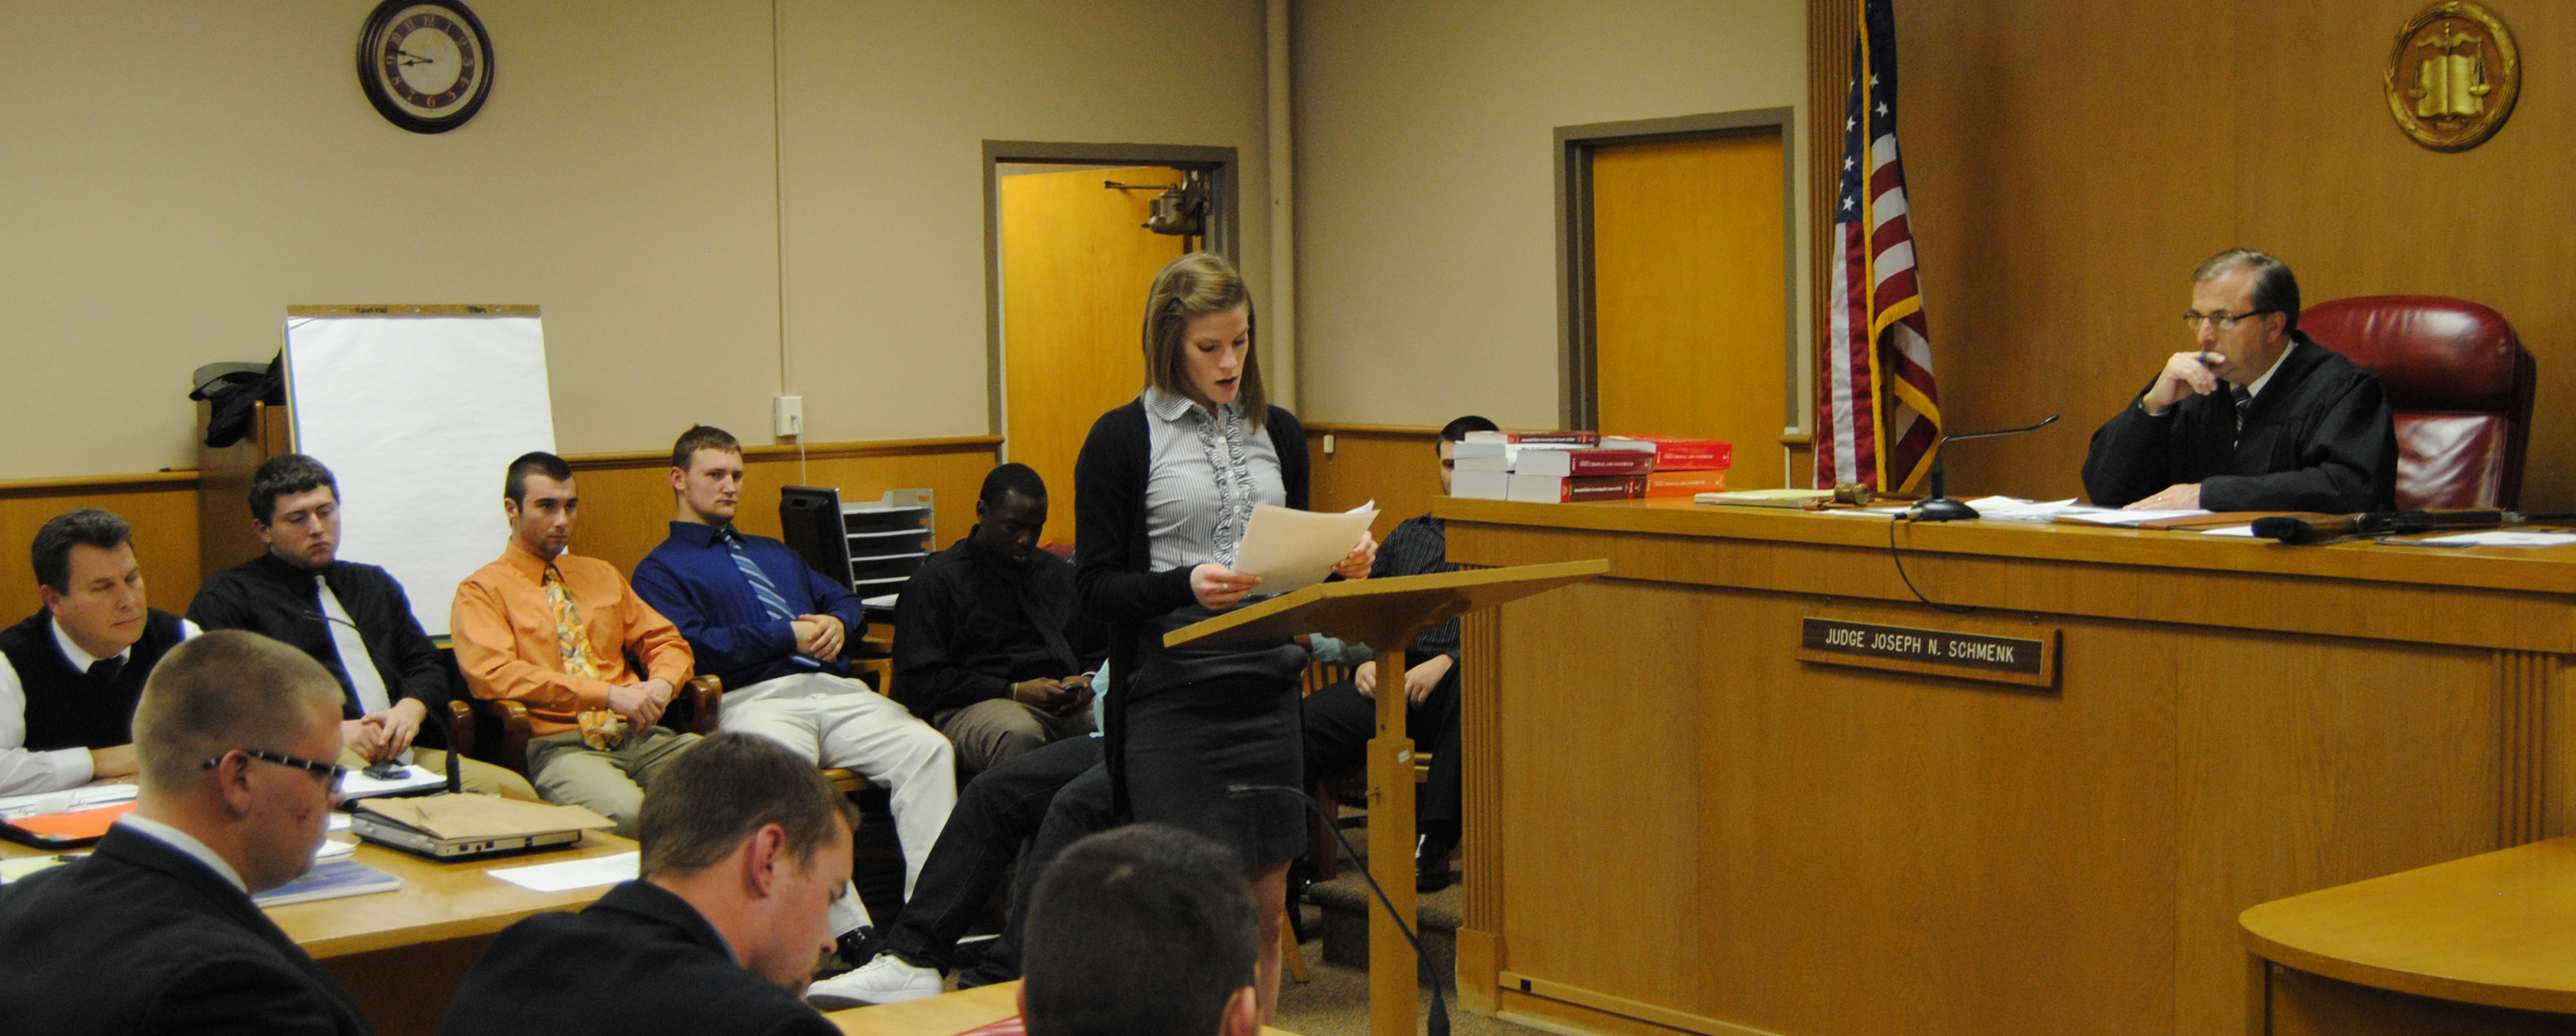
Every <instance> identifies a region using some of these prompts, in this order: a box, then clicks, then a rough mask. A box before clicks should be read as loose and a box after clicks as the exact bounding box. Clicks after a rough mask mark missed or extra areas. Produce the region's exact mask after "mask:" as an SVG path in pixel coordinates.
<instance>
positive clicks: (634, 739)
mask: <svg viewBox="0 0 2576 1036" xmlns="http://www.w3.org/2000/svg"><path fill="white" fill-rule="evenodd" d="M697 743H698V736H697V735H696V734H674V733H672V732H671V730H670V728H668V727H646V728H644V731H643V733H641V734H630V735H628V736H627V738H626V741H625V743H623V744H620V745H618V746H617V747H616V748H614V749H611V750H609V751H605V752H602V751H600V750H598V749H595V748H592V747H590V746H589V745H586V744H583V743H582V740H581V731H578V730H567V731H564V732H562V733H560V734H548V735H546V736H544V737H541V738H536V739H533V740H531V741H529V742H528V779H529V780H530V781H531V782H532V783H534V784H535V785H536V786H537V794H539V795H541V796H544V797H545V800H546V801H548V802H552V803H557V804H559V805H565V806H580V807H582V808H584V809H587V810H590V811H591V812H593V813H597V814H599V815H600V816H603V817H607V818H608V819H610V820H613V821H616V822H617V826H616V827H615V828H614V829H612V833H614V834H620V835H624V836H626V837H628V838H633V837H635V817H636V814H638V813H639V812H641V811H642V810H643V808H644V789H646V788H648V787H651V786H652V784H653V779H654V778H656V777H659V776H661V775H662V771H663V770H665V769H668V768H669V767H670V765H671V764H672V763H673V762H676V761H678V760H679V758H680V753H681V752H683V751H686V750H687V749H688V747H689V746H690V745H694V744H697Z"/></svg>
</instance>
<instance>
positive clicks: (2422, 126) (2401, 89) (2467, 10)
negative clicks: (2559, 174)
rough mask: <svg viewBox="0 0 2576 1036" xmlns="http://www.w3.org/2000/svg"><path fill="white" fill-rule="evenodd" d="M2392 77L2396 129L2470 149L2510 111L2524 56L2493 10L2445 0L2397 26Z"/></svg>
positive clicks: (2426, 141)
mask: <svg viewBox="0 0 2576 1036" xmlns="http://www.w3.org/2000/svg"><path fill="white" fill-rule="evenodd" d="M2387 82H2388V112H2389V114H2391V115H2394V116H2396V117H2397V128H2399V129H2402V130H2405V131H2406V135H2407V136H2409V137H2413V138H2414V139H2415V142H2416V143H2418V144H2422V145H2424V146H2425V147H2428V148H2432V149H2433V150H2435V151H2466V150H2468V149H2470V148H2473V147H2476V146H2478V145H2480V144H2483V143H2486V139H2487V138H2488V137H2491V136H2494V135H2495V131H2496V130H2497V129H2498V128H2499V127H2501V126H2503V125H2504V120H2505V119H2506V117H2508V116H2510V115H2512V114H2513V101H2514V98H2515V97H2516V96H2517V95H2519V94H2521V93H2522V57H2521V55H2520V54H2519V53H2517V52H2516V51H2515V50H2514V46H2513V33H2511V32H2509V31H2507V30H2506V29H2505V27H2504V22H2503V21H2502V20H2500V19H2498V18H2497V17H2496V16H2495V14H2494V13H2492V12H2490V11H2488V10H2487V9H2486V8H2484V7H2480V6H2478V5H2477V4H2474V3H2470V2H2468V0H2442V2H2440V3H2436V4H2433V5H2431V6H2429V7H2426V8H2424V9H2423V10H2421V11H2418V12H2416V13H2415V17H2413V18H2409V19H2407V20H2406V27H2405V28H2403V29H2400V30H2398V32H2397V45H2396V46H2395V47H2394V48H2392V49H2391V50H2390V51H2389V53H2388V77H2387Z"/></svg>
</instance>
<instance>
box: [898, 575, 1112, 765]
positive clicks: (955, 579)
mask: <svg viewBox="0 0 2576 1036" xmlns="http://www.w3.org/2000/svg"><path fill="white" fill-rule="evenodd" d="M1104 639H1105V638H1104V635H1103V633H1102V631H1101V629H1100V627H1099V624H1097V623H1093V622H1089V621H1086V620H1084V618H1083V617H1082V615H1081V613H1080V611H1079V609H1077V608H1075V607H1074V588H1073V565H1071V564H1070V563H1068V562H1066V561H1065V560H1063V559H1062V558H1058V557H1056V556H1055V555H1053V554H1049V553H1047V552H1046V551H1043V550H1033V551H1030V552H1029V556H1028V558H1027V559H1026V560H1023V561H1012V560H1011V559H1010V558H1009V557H1007V556H1005V555H1003V554H1002V553H1001V552H1000V551H996V550H993V549H991V548H989V547H986V546H984V545H983V544H982V543H979V542H977V541H976V539H975V536H974V534H973V533H971V532H970V533H968V534H967V536H966V538H965V539H962V540H959V541H957V542H956V543H954V544H952V545H950V546H949V548H948V549H947V550H943V551H940V552H939V553H936V554H933V555H931V556H930V557H929V558H927V559H924V560H923V561H922V563H921V570H920V571H918V572H915V573H914V574H913V577H912V581H911V582H909V583H906V584H904V588H903V596H902V597H900V598H897V599H896V601H895V619H894V666H895V681H894V689H895V694H896V696H897V697H898V698H900V699H901V700H902V701H903V703H904V705H905V706H907V707H909V708H910V709H912V711H913V714H914V715H917V716H920V717H921V718H923V719H925V720H934V721H935V720H936V717H938V716H940V715H943V714H946V713H949V712H952V711H955V710H957V709H962V708H965V707H967V706H969V705H973V704H975V703H976V702H979V701H987V700H991V699H995V698H1008V697H1010V696H1011V684H1013V683H1016V682H1018V681H1021V680H1035V679H1061V678H1064V677H1067V676H1072V675H1074V674H1076V673H1085V672H1090V671H1091V670H1093V669H1096V668H1098V667H1099V665H1100V660H1101V658H1102V656H1103V655H1104V654H1106V652H1107V646H1106V644H1105V643H1104Z"/></svg>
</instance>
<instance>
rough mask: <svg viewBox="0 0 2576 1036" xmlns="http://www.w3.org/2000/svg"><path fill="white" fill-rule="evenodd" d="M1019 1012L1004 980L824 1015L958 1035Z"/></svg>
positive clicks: (1011, 985)
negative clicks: (897, 1002) (898, 1002)
mask: <svg viewBox="0 0 2576 1036" xmlns="http://www.w3.org/2000/svg"><path fill="white" fill-rule="evenodd" d="M1018 1013H1020V984H1019V983H1017V982H1004V983H1001V984H999V985H991V986H977V987H975V988H973V989H960V990H958V991H956V992H954V993H942V994H940V995H938V996H933V997H924V998H922V999H919V1000H912V1001H907V1002H905V1003H900V1004H885V1005H882V1006H878V1007H853V1008H850V1009H849V1010H846V1011H833V1012H831V1013H829V1014H826V1015H824V1016H823V1017H826V1018H829V1019H831V1020H832V1024H834V1025H838V1026H840V1027H841V1031H842V1032H843V1033H846V1034H847V1036H956V1034H957V1033H961V1032H965V1031H966V1030H968V1029H973V1028H976V1027H979V1026H984V1025H991V1024H992V1023H994V1022H998V1021H1001V1020H1002V1019H1004V1018H1009V1017H1011V1016H1013V1015H1016V1014H1018ZM1261 1031H1262V1033H1263V1034H1264V1036H1296V1034H1294V1033H1291V1032H1288V1031H1286V1030H1284V1029H1275V1028H1272V1027H1270V1026H1267V1025H1265V1026H1262V1027H1261Z"/></svg>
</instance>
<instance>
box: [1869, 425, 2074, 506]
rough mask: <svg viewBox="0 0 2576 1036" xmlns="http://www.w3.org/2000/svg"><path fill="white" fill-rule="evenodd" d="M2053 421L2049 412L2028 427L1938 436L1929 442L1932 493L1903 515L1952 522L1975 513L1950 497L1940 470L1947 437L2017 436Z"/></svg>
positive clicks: (1948, 438) (1947, 443) (2034, 430)
mask: <svg viewBox="0 0 2576 1036" xmlns="http://www.w3.org/2000/svg"><path fill="white" fill-rule="evenodd" d="M2056 423H2057V415H2056V414H2050V415H2048V419H2047V420H2045V421H2041V422H2040V423H2038V424H2035V425H2031V426H2030V427H2028V428H2006V429H2003V430H2001V431H1993V432H1961V433H1959V434H1957V435H1944V436H1942V437H1941V439H1940V441H1939V442H1935V443H1933V444H1932V486H1931V488H1932V495H1931V496H1929V497H1927V498H1925V499H1924V501H1923V502H1922V503H1919V504H1916V505H1914V506H1913V507H1912V508H1909V509H1908V510H1907V511H1906V512H1905V517H1907V518H1908V519H1911V520H1913V521H1918V522H1955V521H1959V520H1961V519H1966V518H1974V517H1976V516H1977V509H1976V508H1973V507H1970V506H1968V505H1966V504H1963V503H1960V502H1959V501H1956V500H1952V499H1950V492H1949V486H1948V485H1947V481H1948V480H1947V478H1946V477H1945V476H1946V473H1945V472H1943V471H1942V469H1941V464H1942V461H1943V460H1944V459H1945V458H1943V457H1942V450H1941V448H1942V447H1944V446H1947V445H1949V444H1950V441H1951V440H1953V439H1991V438H1994V437H1996V436H1999V435H2020V434H2022V433H2024V432H2036V431H2038V430H2040V429H2042V428H2046V427H2048V426H2049V425H2053V424H2056Z"/></svg>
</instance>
